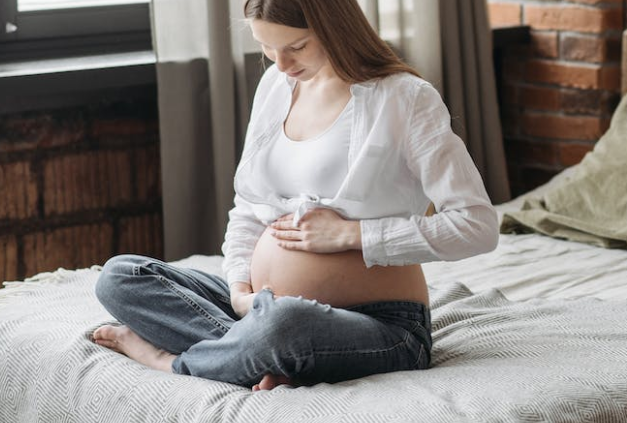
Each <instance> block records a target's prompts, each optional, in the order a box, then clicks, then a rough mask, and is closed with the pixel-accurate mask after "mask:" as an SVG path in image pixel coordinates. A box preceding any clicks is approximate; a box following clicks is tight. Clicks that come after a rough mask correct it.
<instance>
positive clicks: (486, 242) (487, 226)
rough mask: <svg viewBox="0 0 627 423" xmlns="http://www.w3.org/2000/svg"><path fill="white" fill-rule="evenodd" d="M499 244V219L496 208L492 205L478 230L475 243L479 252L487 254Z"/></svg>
mask: <svg viewBox="0 0 627 423" xmlns="http://www.w3.org/2000/svg"><path fill="white" fill-rule="evenodd" d="M498 244H499V220H498V215H497V213H496V210H494V208H493V207H490V209H489V213H486V214H485V216H484V219H482V222H481V224H480V225H478V230H477V232H476V240H475V245H476V246H477V249H478V251H477V254H485V253H489V252H491V251H494V250H495V249H496V247H497V246H498Z"/></svg>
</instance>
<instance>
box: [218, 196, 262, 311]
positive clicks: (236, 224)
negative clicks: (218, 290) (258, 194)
mask: <svg viewBox="0 0 627 423" xmlns="http://www.w3.org/2000/svg"><path fill="white" fill-rule="evenodd" d="M264 230H265V225H264V224H263V223H262V222H260V221H259V220H258V219H257V218H256V217H255V216H254V214H253V212H252V209H251V207H250V205H249V204H248V203H247V202H246V201H245V200H243V199H242V198H241V197H239V195H237V194H236V195H235V207H234V208H233V209H232V210H231V211H230V212H229V223H228V225H227V229H226V235H225V237H224V243H223V244H222V252H223V254H224V261H223V262H222V270H223V272H224V275H225V276H226V280H227V282H228V284H229V288H230V292H231V305H232V306H233V309H234V310H235V312H236V313H237V314H238V315H239V316H242V317H243V316H244V315H245V314H246V313H247V312H248V310H249V309H250V306H251V305H252V300H253V298H254V294H253V293H252V292H253V290H252V286H251V280H250V262H251V259H252V255H253V251H254V248H255V245H256V244H257V240H258V239H259V237H260V236H261V234H262V233H263V231H264Z"/></svg>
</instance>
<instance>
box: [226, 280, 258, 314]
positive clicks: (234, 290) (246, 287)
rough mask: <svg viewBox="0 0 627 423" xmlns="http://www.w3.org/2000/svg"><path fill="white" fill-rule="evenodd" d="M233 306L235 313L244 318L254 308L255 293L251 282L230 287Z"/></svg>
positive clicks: (238, 283) (237, 283)
mask: <svg viewBox="0 0 627 423" xmlns="http://www.w3.org/2000/svg"><path fill="white" fill-rule="evenodd" d="M230 294H231V306H232V307H233V311H235V313H236V314H237V315H238V316H240V317H244V316H245V315H246V314H247V313H248V312H249V311H250V309H251V308H252V305H253V300H254V299H255V295H256V294H255V293H254V292H253V288H252V285H251V284H250V283H249V282H235V283H232V284H231V285H230Z"/></svg>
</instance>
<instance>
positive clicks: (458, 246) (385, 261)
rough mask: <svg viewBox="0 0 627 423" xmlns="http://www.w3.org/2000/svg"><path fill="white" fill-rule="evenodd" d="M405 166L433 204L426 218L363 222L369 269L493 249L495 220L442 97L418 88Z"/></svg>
mask: <svg viewBox="0 0 627 423" xmlns="http://www.w3.org/2000/svg"><path fill="white" fill-rule="evenodd" d="M409 110H413V111H414V113H413V114H412V116H411V120H410V122H409V128H408V137H407V139H406V143H405V144H404V146H403V147H404V149H405V154H404V155H405V157H406V159H407V165H408V167H409V169H410V170H411V172H412V174H413V176H414V177H415V179H416V183H417V184H421V185H422V189H423V191H424V193H425V194H426V196H427V197H428V198H429V199H430V200H431V201H432V202H433V204H434V205H435V210H436V214H434V215H432V216H429V217H426V216H423V215H412V216H410V217H409V218H400V217H390V218H379V219H366V220H362V221H361V222H360V223H361V233H362V249H363V256H364V261H365V263H366V265H367V266H368V267H370V266H374V265H380V266H388V265H391V266H401V265H408V264H416V263H427V262H431V261H440V260H446V261H452V260H459V259H463V258H466V257H470V256H473V255H477V254H482V253H486V252H489V251H491V250H493V249H494V248H495V247H496V245H497V243H498V218H497V214H496V211H495V210H494V207H493V206H492V204H491V202H490V199H489V198H488V195H487V193H486V190H485V187H484V185H483V181H482V179H481V176H480V174H479V171H478V170H477V168H476V166H475V165H474V162H473V161H472V158H471V157H470V155H469V154H468V151H467V149H466V146H465V145H464V143H463V142H462V140H461V139H460V138H459V137H458V136H457V135H455V133H453V131H452V129H451V125H450V115H449V113H448V110H447V108H446V106H445V105H444V103H443V102H442V99H441V97H440V94H439V93H438V92H437V91H436V90H435V89H434V88H433V87H431V86H430V85H421V86H420V88H419V91H418V93H417V95H416V96H415V104H414V105H413V107H411V108H410V109H409Z"/></svg>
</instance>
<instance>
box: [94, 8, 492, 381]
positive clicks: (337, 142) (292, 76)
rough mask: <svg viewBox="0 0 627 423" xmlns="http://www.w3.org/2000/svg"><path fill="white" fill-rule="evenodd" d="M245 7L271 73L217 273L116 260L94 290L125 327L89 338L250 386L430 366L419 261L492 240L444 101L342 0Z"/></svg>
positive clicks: (454, 256) (449, 256) (457, 254)
mask: <svg viewBox="0 0 627 423" xmlns="http://www.w3.org/2000/svg"><path fill="white" fill-rule="evenodd" d="M244 8H245V15H246V17H247V18H248V20H249V22H250V27H251V29H252V33H253V36H254V38H255V39H256V40H257V41H258V42H259V43H260V44H261V47H262V49H263V52H264V54H265V55H266V56H267V57H268V58H269V59H270V60H271V61H273V62H274V65H272V66H271V67H269V68H268V69H267V70H266V72H265V74H264V75H263V77H262V80H261V82H260V83H259V86H258V88H257V92H256V94H255V100H254V104H253V109H252V113H251V117H250V123H249V127H248V131H247V135H246V144H245V148H244V152H243V155H242V158H241V160H240V163H239V166H238V169H237V172H236V175H235V192H236V195H235V207H234V208H233V209H232V210H231V212H230V214H229V224H228V228H227V231H226V235H225V242H224V245H223V252H224V256H225V259H224V264H223V270H224V278H222V277H220V276H217V275H210V274H206V273H204V272H201V271H198V270H193V269H180V268H177V267H173V266H170V265H168V264H166V263H163V262H161V261H158V260H155V259H151V258H147V257H139V256H131V255H124V256H118V257H114V258H112V259H111V260H109V261H108V262H107V263H106V265H105V266H104V268H103V271H102V274H101V276H100V279H99V281H98V284H97V286H96V294H97V296H98V298H99V299H100V301H101V302H102V304H103V305H104V306H105V307H106V308H107V310H109V312H110V313H111V314H112V315H113V316H114V317H115V318H116V319H118V320H119V321H120V322H121V325H119V326H112V325H107V326H103V327H101V328H99V329H98V330H96V332H95V333H94V340H95V342H96V343H98V344H100V345H102V346H105V347H108V348H111V349H113V350H115V351H118V352H120V353H123V354H126V355H128V356H129V357H131V358H133V359H135V360H137V361H138V362H140V363H143V364H145V365H147V366H150V367H152V368H155V369H160V370H163V371H167V372H173V373H177V374H186V375H194V376H198V377H203V378H207V379H212V380H220V381H225V382H230V383H235V384H239V385H243V386H247V387H252V388H253V389H254V390H259V389H272V388H274V387H275V386H277V385H279V384H291V385H303V384H304V385H310V384H314V383H318V382H337V381H342V380H348V379H354V378H358V377H363V376H367V375H370V374H374V373H385V372H393V371H400V370H414V369H424V368H427V367H428V366H429V362H430V358H431V333H430V329H431V323H430V315H429V295H428V289H427V284H426V281H425V278H424V275H423V273H422V270H421V267H420V264H421V263H426V262H430V261H435V260H458V259H461V258H465V257H469V256H472V255H476V254H481V253H485V252H488V251H490V250H492V249H493V248H494V247H495V246H496V242H497V233H498V232H497V218H496V213H495V211H494V209H493V208H492V206H491V203H490V201H489V199H488V197H487V194H486V192H485V188H484V186H483V183H482V180H481V177H480V176H479V173H478V171H477V169H476V168H475V166H474V164H473V162H472V159H471V158H470V156H469V155H468V153H467V151H466V148H465V146H464V143H463V142H462V141H461V140H460V139H459V138H458V137H457V136H456V135H455V134H454V133H453V132H452V130H451V127H450V116H449V113H448V111H447V109H446V107H445V106H444V104H443V103H442V100H441V98H440V95H439V94H438V92H437V91H436V90H435V89H434V88H433V87H432V86H431V85H430V84H429V83H428V82H426V81H424V80H423V79H421V78H420V76H419V75H418V74H417V73H416V71H414V70H413V69H412V68H410V67H409V66H407V65H406V64H404V63H403V62H402V61H401V60H400V59H399V58H398V57H397V56H396V55H395V54H394V53H393V52H392V51H391V50H390V48H389V47H388V46H387V45H386V44H385V43H384V42H383V41H382V40H381V39H380V38H379V37H378V35H377V34H376V33H375V32H374V31H373V30H372V29H371V27H370V26H369V24H368V21H367V20H366V18H365V16H364V15H363V13H362V11H361V9H360V8H359V5H358V3H357V1H356V0H329V1H324V2H322V1H319V0H248V1H247V2H246V3H245V6H244ZM430 203H433V205H434V208H435V212H436V213H435V214H432V215H429V216H427V215H426V211H427V209H428V206H429V204H430Z"/></svg>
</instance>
